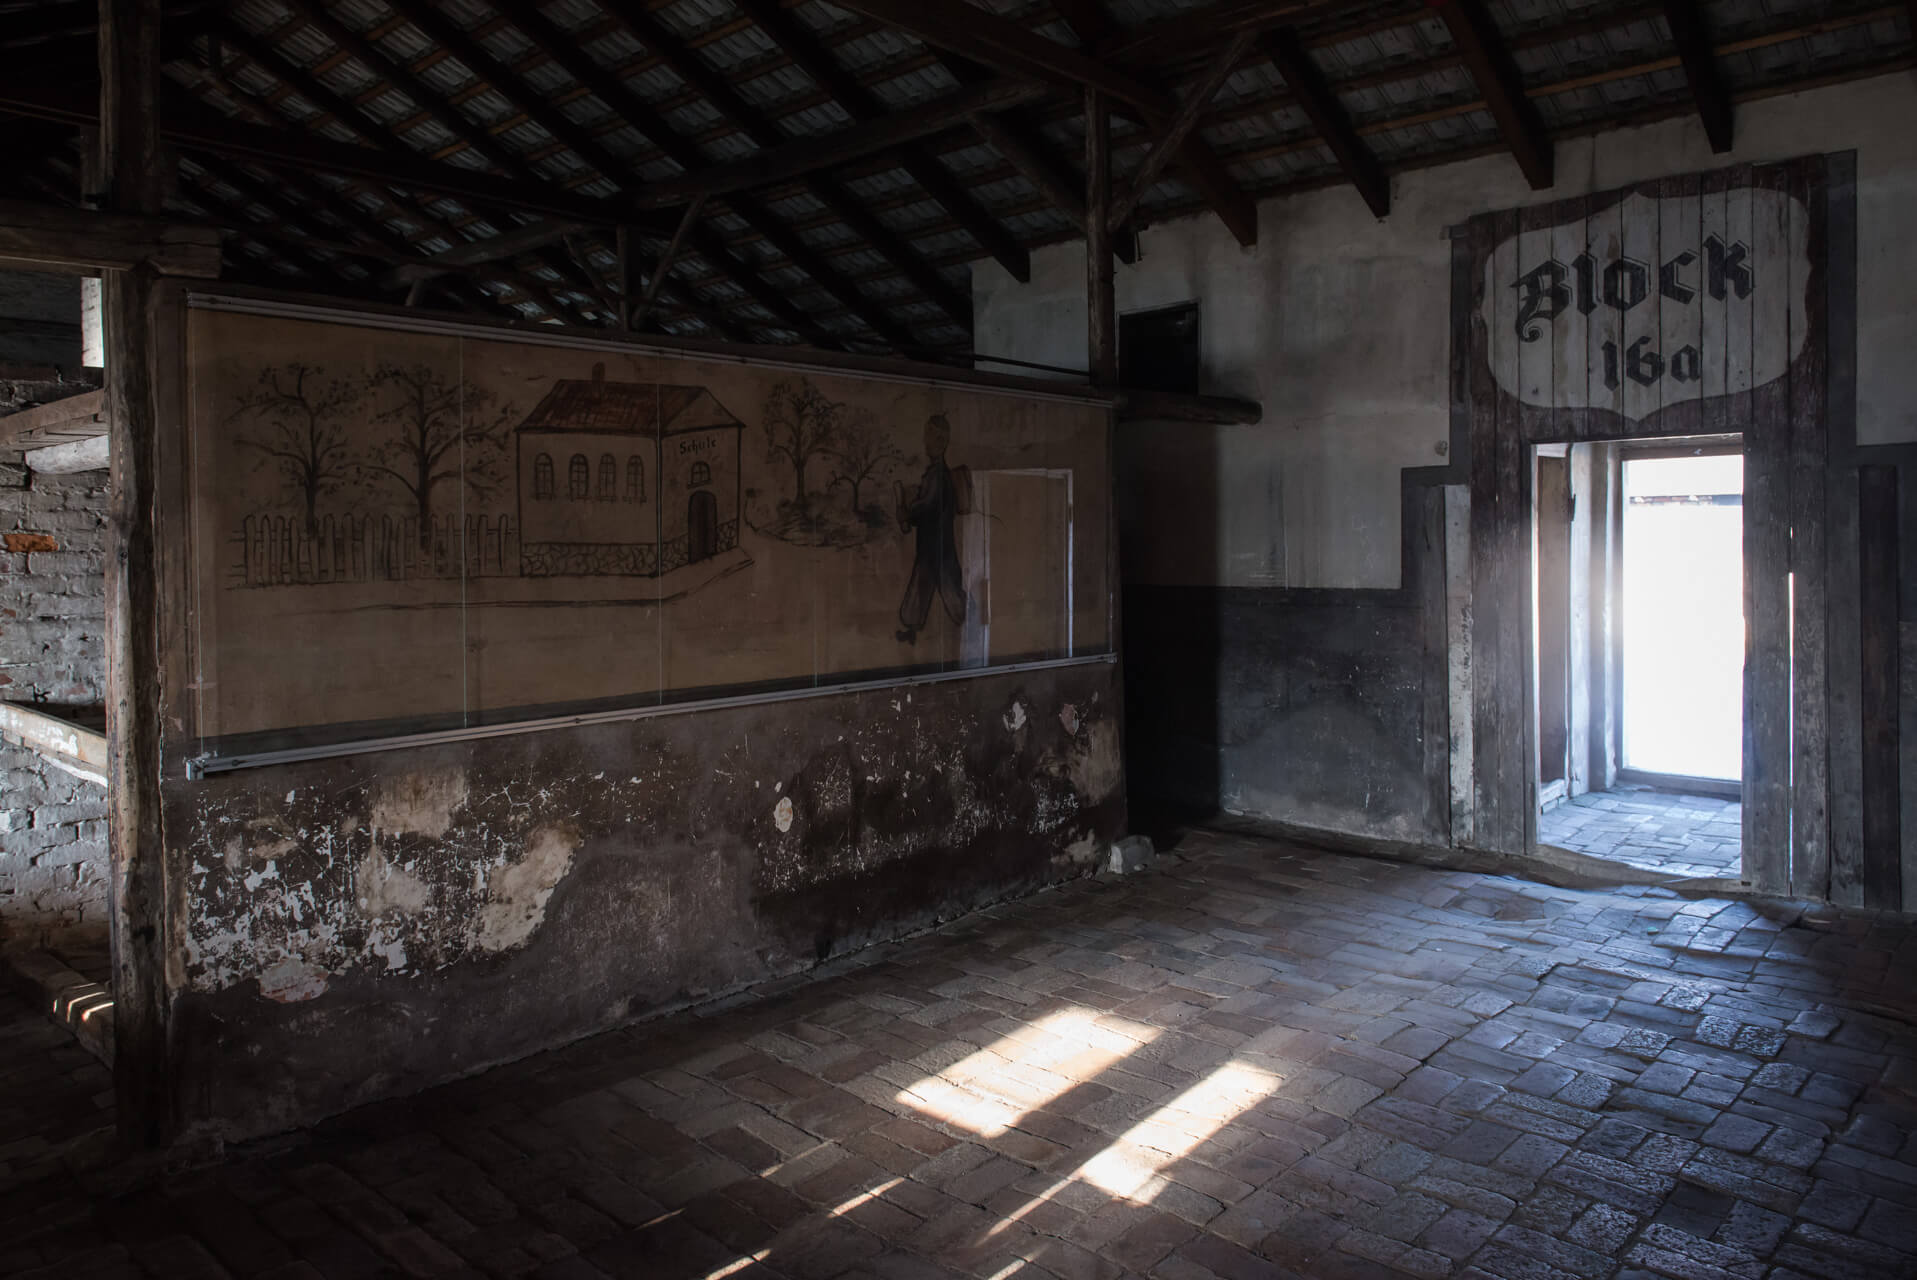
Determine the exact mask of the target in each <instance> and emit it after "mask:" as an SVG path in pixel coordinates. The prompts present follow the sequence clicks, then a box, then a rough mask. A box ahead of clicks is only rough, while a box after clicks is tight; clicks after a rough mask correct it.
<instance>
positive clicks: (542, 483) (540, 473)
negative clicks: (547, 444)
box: [533, 453, 552, 502]
mask: <svg viewBox="0 0 1917 1280" xmlns="http://www.w3.org/2000/svg"><path fill="white" fill-rule="evenodd" d="M533 497H535V498H537V499H538V500H539V501H541V502H549V501H551V500H552V455H551V454H550V453H542V454H540V455H539V456H538V457H537V458H534V459H533Z"/></svg>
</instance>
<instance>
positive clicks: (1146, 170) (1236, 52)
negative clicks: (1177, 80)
mask: <svg viewBox="0 0 1917 1280" xmlns="http://www.w3.org/2000/svg"><path fill="white" fill-rule="evenodd" d="M1254 39H1256V36H1255V35H1254V34H1253V33H1252V32H1249V31H1240V32H1239V33H1238V34H1237V35H1235V36H1233V37H1232V38H1231V40H1230V41H1229V42H1228V43H1227V44H1226V45H1225V47H1224V48H1223V49H1220V50H1219V51H1218V53H1217V54H1216V55H1214V56H1213V58H1212V63H1211V66H1210V68H1209V69H1207V71H1206V72H1205V77H1204V79H1202V80H1200V81H1199V82H1198V84H1197V85H1196V86H1195V87H1194V88H1193V89H1192V91H1191V92H1190V93H1189V94H1188V95H1186V97H1185V100H1184V101H1183V102H1181V103H1180V104H1179V105H1178V113H1177V114H1176V115H1174V116H1173V117H1172V118H1171V119H1170V120H1168V121H1167V122H1166V123H1165V126H1164V128H1162V129H1161V130H1159V133H1158V137H1157V139H1156V140H1155V141H1154V142H1153V143H1152V146H1151V149H1150V150H1149V151H1147V152H1146V153H1145V158H1144V159H1143V160H1142V161H1140V162H1139V165H1138V168H1137V169H1136V170H1134V171H1133V173H1132V176H1131V181H1130V183H1129V184H1128V185H1127V187H1126V190H1125V194H1124V195H1123V196H1121V197H1120V198H1118V199H1117V200H1114V201H1113V202H1112V208H1111V212H1110V213H1109V214H1108V215H1107V217H1108V218H1109V219H1110V221H1109V222H1108V223H1107V227H1108V229H1110V230H1116V229H1117V228H1119V227H1121V226H1123V225H1124V224H1125V222H1126V221H1127V220H1129V219H1130V218H1131V216H1132V210H1133V209H1136V208H1137V207H1138V202H1139V200H1141V199H1142V198H1143V197H1144V195H1145V193H1146V192H1147V191H1150V190H1151V188H1152V186H1153V184H1154V183H1156V182H1157V181H1158V175H1159V174H1161V173H1163V172H1164V171H1165V166H1166V165H1167V164H1169V163H1171V158H1172V156H1173V155H1175V154H1177V152H1178V151H1179V150H1180V149H1181V148H1183V147H1184V145H1185V141H1186V139H1188V138H1189V137H1190V136H1191V132H1192V130H1193V129H1195V128H1197V127H1198V117H1199V114H1200V113H1201V112H1203V111H1204V109H1205V108H1206V107H1207V106H1208V105H1210V103H1211V100H1212V98H1214V97H1215V96H1217V93H1218V91H1219V90H1220V89H1222V88H1224V86H1225V80H1226V79H1227V78H1228V77H1229V76H1230V75H1231V73H1232V70H1233V69H1234V68H1236V67H1237V65H1238V60H1239V59H1240V58H1242V57H1244V56H1245V54H1246V52H1247V51H1249V50H1250V48H1251V43H1252V41H1253V40H1254Z"/></svg>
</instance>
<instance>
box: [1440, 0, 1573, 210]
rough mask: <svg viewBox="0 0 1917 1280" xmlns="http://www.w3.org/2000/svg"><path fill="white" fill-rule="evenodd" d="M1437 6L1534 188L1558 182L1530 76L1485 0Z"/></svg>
mask: <svg viewBox="0 0 1917 1280" xmlns="http://www.w3.org/2000/svg"><path fill="white" fill-rule="evenodd" d="M1434 7H1435V8H1436V9H1437V11H1438V15H1439V16H1440V17H1442V18H1443V19H1444V25H1445V27H1446V28H1447V29H1448V30H1449V31H1450V32H1451V40H1452V42H1453V43H1454V44H1456V45H1457V46H1458V55H1459V56H1460V57H1462V58H1463V59H1464V65H1465V66H1466V67H1467V68H1468V69H1469V70H1470V72H1471V78H1472V79H1473V80H1475V81H1477V85H1478V92H1479V93H1480V94H1482V95H1484V105H1485V107H1486V109H1487V110H1489V111H1490V113H1491V118H1492V119H1493V120H1495V121H1497V123H1498V131H1499V132H1500V133H1502V134H1503V135H1504V142H1505V145H1506V146H1508V147H1510V148H1511V154H1512V156H1513V157H1515V158H1516V159H1517V162H1518V169H1519V171H1520V172H1522V173H1523V174H1524V180H1525V181H1526V182H1529V183H1530V184H1531V189H1532V190H1533V191H1543V190H1545V189H1546V188H1548V187H1549V186H1550V185H1551V183H1552V181H1553V164H1554V156H1553V152H1552V150H1551V137H1550V135H1549V134H1548V133H1546V132H1545V129H1544V117H1543V116H1541V115H1539V114H1538V108H1537V105H1536V104H1535V103H1533V102H1532V101H1531V99H1530V98H1529V97H1527V96H1525V92H1524V77H1523V76H1521V75H1519V74H1518V64H1517V63H1516V61H1514V60H1513V59H1512V57H1511V51H1510V50H1509V49H1507V48H1506V47H1505V44H1504V38H1503V37H1502V36H1500V35H1499V34H1498V28H1497V24H1496V23H1494V22H1493V21H1492V20H1491V14H1490V13H1489V12H1488V11H1487V10H1486V9H1485V7H1484V4H1483V2H1482V0H1435V5H1434Z"/></svg>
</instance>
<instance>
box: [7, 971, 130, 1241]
mask: <svg viewBox="0 0 1917 1280" xmlns="http://www.w3.org/2000/svg"><path fill="white" fill-rule="evenodd" d="M8 976H10V975H7V974H6V973H5V970H4V969H0V1221H3V1220H5V1219H6V1218H7V1216H8V1209H9V1208H10V1207H11V1206H10V1203H9V1202H10V1201H11V1200H12V1199H13V1198H14V1196H15V1189H16V1188H19V1187H24V1186H38V1185H42V1184H44V1183H46V1182H47V1181H48V1180H49V1179H51V1178H56V1177H59V1176H61V1175H62V1174H64V1172H65V1170H66V1168H67V1166H68V1165H69V1164H71V1163H72V1162H73V1161H74V1160H76V1159H85V1158H89V1157H92V1156H95V1155H97V1154H98V1153H100V1152H102V1151H104V1149H105V1147H106V1146H107V1144H108V1140H109V1138H110V1137H111V1130H112V1126H113V1110H112V1108H113V1077H112V1075H111V1073H110V1072H108V1070H107V1069H106V1067H104V1066H102V1065H101V1063H100V1061H99V1060H98V1059H97V1058H95V1057H94V1056H93V1055H92V1054H90V1053H88V1052H87V1051H86V1050H85V1049H83V1048H81V1047H80V1044H79V1042H78V1041H76V1040H75V1039H74V1038H73V1036H72V1034H71V1033H69V1032H68V1031H67V1030H66V1028H64V1027H62V1026H61V1025H60V1024H58V1023H56V1022H54V1021H53V1020H52V1019H51V1018H48V1017H46V1016H45V1015H43V1014H42V1013H41V1012H40V1011H39V1010H38V1009H37V1008H35V1007H33V1006H32V1005H30V1004H28V1003H27V1001H26V1000H25V999H24V998H23V997H22V996H20V995H19V994H17V993H16V992H14V991H13V990H11V989H10V988H9V987H7V986H6V985H5V982H4V979H5V978H6V977H8ZM4 1256H5V1236H4V1234H0V1259H4ZM0 1265H3V1264H0Z"/></svg>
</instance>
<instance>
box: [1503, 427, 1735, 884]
mask: <svg viewBox="0 0 1917 1280" xmlns="http://www.w3.org/2000/svg"><path fill="white" fill-rule="evenodd" d="M1743 462H1744V459H1743V454H1742V445H1741V441H1740V440H1738V439H1737V437H1734V436H1713V437H1700V438H1692V439H1690V440H1686V441H1683V442H1672V441H1665V442H1650V441H1645V442H1629V441H1606V442H1601V443H1600V442H1593V443H1581V444H1571V445H1539V446H1536V448H1535V450H1534V458H1533V461H1532V473H1531V495H1532V513H1531V516H1532V560H1533V570H1532V600H1533V604H1534V618H1533V628H1532V645H1531V650H1532V652H1531V677H1532V685H1533V689H1534V690H1535V702H1534V705H1533V720H1532V729H1533V734H1532V738H1533V742H1534V744H1535V746H1536V753H1537V760H1536V774H1535V777H1536V780H1537V805H1538V825H1537V833H1538V843H1539V844H1540V845H1545V846H1551V847H1555V848H1558V849H1564V850H1569V851H1571V852H1573V853H1578V854H1585V855H1589V856H1592V857H1597V858H1602V859H1605V860H1607V861H1612V862H1618V863H1623V864H1626V865H1628V866H1630V867H1633V868H1636V869H1638V870H1650V871H1656V872H1658V873H1660V874H1662V875H1668V876H1670V877H1671V878H1673V879H1697V878H1705V879H1717V878H1737V877H1740V876H1741V874H1742V863H1743V831H1742V826H1743V811H1742V805H1741V775H1742V772H1743V740H1744V652H1745V619H1744V564H1743V559H1744V556H1743V541H1744V526H1743V487H1744V485H1743Z"/></svg>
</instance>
